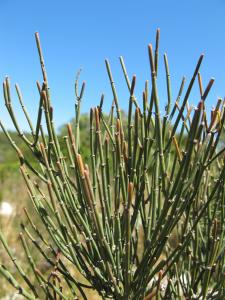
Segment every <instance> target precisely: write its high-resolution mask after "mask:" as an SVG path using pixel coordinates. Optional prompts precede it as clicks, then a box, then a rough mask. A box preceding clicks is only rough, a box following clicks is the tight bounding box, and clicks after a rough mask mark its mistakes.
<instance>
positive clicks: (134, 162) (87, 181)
mask: <svg viewBox="0 0 225 300" xmlns="http://www.w3.org/2000/svg"><path fill="white" fill-rule="evenodd" d="M36 41H37V47H38V52H39V56H40V62H41V68H42V73H43V84H42V86H41V85H40V84H38V89H39V93H40V105H39V111H38V118H37V122H36V125H35V126H33V125H32V123H31V120H30V118H29V115H28V113H27V111H26V109H25V107H24V105H23V104H22V107H23V109H24V112H25V116H26V118H27V121H28V123H29V126H30V128H31V134H30V135H29V136H27V135H25V134H24V133H23V132H22V130H21V129H20V127H19V125H18V123H17V121H16V116H15V114H14V111H13V105H12V101H11V96H10V83H9V79H8V78H6V80H5V81H4V85H3V87H4V97H5V104H6V107H7V109H8V112H9V114H10V116H11V119H12V121H13V123H14V126H15V129H16V130H17V132H18V134H19V137H20V139H21V140H22V141H23V144H24V145H25V146H26V148H28V149H29V150H30V153H31V154H32V158H31V157H27V156H26V155H23V151H22V150H21V149H20V148H21V147H18V145H17V144H16V143H14V141H13V139H12V138H11V137H10V135H9V134H8V133H7V131H6V129H5V128H4V126H3V125H2V123H1V126H2V129H3V130H4V132H5V134H6V135H7V137H8V139H9V141H10V143H11V145H12V146H13V148H14V149H15V151H16V152H17V154H18V157H19V161H20V164H21V166H20V170H21V173H22V175H23V177H24V180H25V183H26V185H27V189H28V193H29V196H30V199H31V201H32V203H33V211H32V212H27V211H26V215H27V218H28V222H27V224H26V225H25V224H22V226H21V228H22V231H21V233H20V240H21V243H22V246H23V248H24V252H25V254H26V256H27V263H28V264H29V266H30V269H31V270H32V272H33V274H34V280H31V278H30V277H28V276H27V275H26V273H25V272H24V268H23V266H20V265H19V263H18V262H17V260H16V258H15V256H14V254H13V252H12V251H11V250H10V248H9V247H8V244H7V242H6V240H5V239H4V236H3V234H2V233H0V240H1V241H2V244H3V246H4V248H5V250H6V251H7V253H8V255H9V257H10V258H11V260H12V261H13V263H14V267H15V269H16V271H17V273H18V274H19V275H20V277H21V278H22V279H23V283H21V280H20V278H19V277H16V275H15V272H13V273H12V272H11V271H9V269H8V267H7V265H5V264H4V265H3V264H0V272H1V274H2V275H3V276H4V277H5V278H6V279H7V280H8V281H9V282H10V283H11V284H12V285H13V286H14V287H15V288H16V289H17V290H18V292H19V293H21V294H22V295H23V296H24V297H25V298H27V299H37V298H39V299H80V298H82V299H87V297H88V296H87V290H88V289H93V290H95V291H97V292H98V294H99V295H100V296H101V297H102V299H107V298H113V299H135V300H136V299H146V300H147V299H153V298H154V299H224V297H225V290H224V284H225V276H224V271H225V270H224V262H225V253H224V245H225V240H224V204H225V200H224V199H225V198H224V179H225V176H224V175H225V164H224V148H221V147H220V148H218V145H219V143H220V139H221V133H222V132H223V128H224V120H225V110H224V102H223V101H222V100H221V99H219V100H218V102H217V104H216V106H215V107H216V108H215V109H214V110H213V111H212V113H211V118H208V117H207V113H206V111H205V100H206V98H207V95H208V93H209V91H210V89H211V87H212V85H213V82H214V80H213V79H211V80H210V81H209V83H208V85H207V87H206V88H205V89H204V88H203V86H202V81H201V75H200V73H199V69H200V65H201V63H202V60H203V55H201V56H200V58H199V61H198V63H197V66H196V68H195V70H194V74H193V77H192V78H191V80H190V83H189V84H188V87H187V90H186V92H185V94H184V96H183V101H182V102H181V103H180V99H181V97H182V93H183V88H184V82H185V79H183V80H182V83H181V87H180V90H179V92H178V96H177V98H176V101H175V104H173V103H172V96H171V89H170V73H169V67H168V61H167V56H166V55H164V62H165V72H166V89H167V96H168V103H167V106H166V109H165V113H164V114H163V115H161V114H160V105H159V99H158V92H157V75H158V74H157V69H158V46H159V30H158V31H157V35H156V47H155V51H154V52H153V49H152V46H151V45H149V46H148V52H149V60H150V71H151V84H149V83H148V81H146V83H145V89H144V91H143V99H142V101H141V104H140V103H139V102H138V100H137V99H136V97H135V86H136V77H135V76H133V77H132V80H131V81H130V79H129V76H128V74H127V72H126V69H125V65H124V62H123V59H122V58H120V62H121V66H122V71H123V74H124V77H125V80H126V84H127V87H128V90H129V94H130V97H129V109H128V114H127V117H126V119H125V120H124V117H123V118H122V116H121V111H120V108H119V104H118V98H117V93H116V87H115V83H114V80H113V77H112V73H111V70H110V65H109V62H108V61H107V60H106V68H107V72H108V76H109V80H110V84H111V88H112V93H113V99H114V101H113V104H112V108H111V111H110V113H109V115H108V116H107V115H105V114H103V98H102V99H101V102H100V105H99V106H98V107H96V108H91V110H90V121H89V126H88V128H86V130H88V131H87V132H86V137H87V138H88V139H89V149H88V155H87V153H86V152H85V153H81V154H80V149H81V148H82V143H86V141H87V138H86V141H82V139H81V138H80V134H79V131H80V126H83V125H82V122H81V119H80V103H81V101H82V98H83V95H84V88H85V84H84V83H83V84H82V87H81V90H80V92H79V91H78V90H79V89H78V80H77V81H76V89H75V90H76V99H77V101H76V116H75V122H74V126H71V125H70V124H68V126H67V129H68V131H67V133H64V134H66V136H65V137H64V146H62V143H61V141H59V138H58V136H57V135H56V130H55V127H54V122H53V109H52V106H51V100H50V93H49V85H48V80H47V75H46V69H45V64H44V59H43V55H42V50H41V47H40V41H39V36H38V34H36ZM196 77H198V83H199V91H200V92H199V98H200V101H199V103H198V105H197V107H196V108H193V107H190V106H189V104H188V100H189V96H190V93H191V90H192V87H193V84H194V82H195V80H196ZM17 91H18V87H17ZM18 95H19V97H20V93H18ZM20 101H21V102H22V99H21V97H20ZM42 115H43V116H42ZM43 118H45V123H46V126H47V131H48V133H47V134H45V133H44V132H43V130H42V126H41V124H42V122H43ZM85 125H87V124H86V123H85ZM62 149H63V150H62ZM87 160H88V164H86V162H87ZM34 212H36V213H37V215H38V216H39V217H40V220H41V222H42V224H43V226H44V227H39V226H38V225H37V224H34V223H33V214H34ZM43 228H44V229H43ZM32 244H33V245H32ZM34 248H35V249H36V250H37V251H38V252H39V253H40V255H41V256H43V259H44V260H46V262H47V263H48V264H49V266H50V268H48V271H43V270H41V268H40V262H39V261H38V260H35V257H34V254H33V249H34Z"/></svg>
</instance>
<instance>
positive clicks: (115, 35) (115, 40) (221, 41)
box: [0, 0, 225, 129]
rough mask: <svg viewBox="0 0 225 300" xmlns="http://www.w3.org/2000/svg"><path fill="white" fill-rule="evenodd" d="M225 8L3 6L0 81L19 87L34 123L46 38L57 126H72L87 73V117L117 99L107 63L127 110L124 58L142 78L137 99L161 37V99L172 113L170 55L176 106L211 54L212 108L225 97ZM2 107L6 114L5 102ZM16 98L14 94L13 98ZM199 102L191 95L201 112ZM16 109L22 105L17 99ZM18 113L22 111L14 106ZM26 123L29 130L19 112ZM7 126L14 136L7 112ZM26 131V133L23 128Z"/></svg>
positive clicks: (201, 1)
mask: <svg viewBox="0 0 225 300" xmlns="http://www.w3.org/2000/svg"><path fill="white" fill-rule="evenodd" d="M224 20H225V1H224V0H214V1H209V0H208V1H206V0H188V1H178V0H176V1H175V0H164V1H163V0H157V1H156V0H155V1H151V0H148V1H147V0H139V1H133V0H130V1H127V0H125V1H122V0H120V1H119V0H114V1H106V0H105V1H97V0H96V1H84V0H83V1H76V0H73V1H72V0H64V1H59V0H54V1H53V0H45V1H44V0H39V1H32V0H14V1H10V0H0V76H1V81H3V79H4V77H5V75H9V76H10V78H11V82H12V85H13V84H15V83H16V82H18V83H19V84H20V87H21V90H22V92H23V95H24V99H25V102H26V103H27V107H28V109H29V111H30V113H31V116H32V118H33V119H35V118H36V107H37V104H38V94H37V91H36V85H35V81H36V80H41V79H42V77H41V71H40V67H39V62H38V55H37V50H36V44H35V39H34V32H36V31H39V33H40V37H41V42H42V48H43V52H44V56H45V62H46V67H47V71H48V77H49V83H50V88H51V94H52V102H53V104H54V106H55V123H56V125H57V126H60V125H61V124H63V123H65V122H68V121H69V120H70V119H71V118H72V117H73V112H74V79H75V74H76V71H77V70H78V69H79V68H82V69H83V72H82V76H81V80H85V81H86V82H87V89H86V92H85V97H84V101H83V104H82V111H83V112H87V111H89V108H90V107H91V106H95V105H97V104H98V103H99V99H100V95H101V93H105V105H104V107H105V110H106V111H107V110H108V109H109V104H110V103H111V101H112V94H111V90H110V86H109V82H108V78H107V75H106V70H105V65H104V59H105V58H106V57H107V58H109V60H110V62H111V67H112V71H113V74H114V77H115V82H116V85H117V88H118V94H119V98H120V104H121V106H122V108H123V109H126V108H127V100H128V93H127V89H126V84H125V81H124V79H123V77H122V72H121V68H120V65H119V60H118V57H119V56H120V55H122V56H123V57H124V59H125V62H126V65H127V70H128V72H129V75H130V76H132V74H136V75H137V96H140V95H141V90H142V88H143V86H144V82H145V80H146V79H149V78H150V77H149V65H148V55H147V44H148V43H150V42H153V43H154V41H155V31H156V29H157V27H159V28H160V29H161V42H160V69H159V76H160V79H159V93H160V96H161V109H162V111H163V108H164V105H165V95H166V86H165V75H164V65H163V53H164V52H166V53H167V54H168V58H169V63H170V72H171V81H172V88H173V99H174V98H175V96H176V94H177V91H178V88H179V84H180V81H181V78H182V76H183V75H185V76H186V77H187V80H189V79H190V76H191V74H192V72H193V69H194V66H195V64H196V62H197V59H198V57H199V55H200V54H201V53H202V52H204V53H205V58H204V63H203V67H202V76H203V83H204V86H205V85H206V84H207V82H208V80H209V79H210V77H211V76H213V77H215V79H216V82H215V86H214V87H213V90H212V92H210V94H209V100H208V108H210V106H212V105H213V104H214V103H215V100H216V98H217V97H218V96H221V97H224V96H225V25H224ZM0 95H1V99H0V100H1V103H2V104H1V107H3V106H4V105H3V95H2V92H1V93H0ZM13 95H15V94H13ZM198 100H199V94H198V92H197V90H196V92H193V93H192V96H191V99H190V102H191V103H193V104H196V103H197V102H198ZM14 102H15V103H16V102H17V99H16V97H14ZM15 107H16V109H17V108H18V106H17V104H15ZM18 115H19V120H20V121H21V122H23V118H22V114H21V113H20V112H19V111H18ZM0 118H1V119H2V120H3V121H4V122H5V124H6V125H7V127H8V128H12V126H11V124H10V122H9V118H8V117H7V114H6V112H5V110H4V108H1V109H0ZM24 128H25V129H26V128H27V126H26V125H25V124H24Z"/></svg>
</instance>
